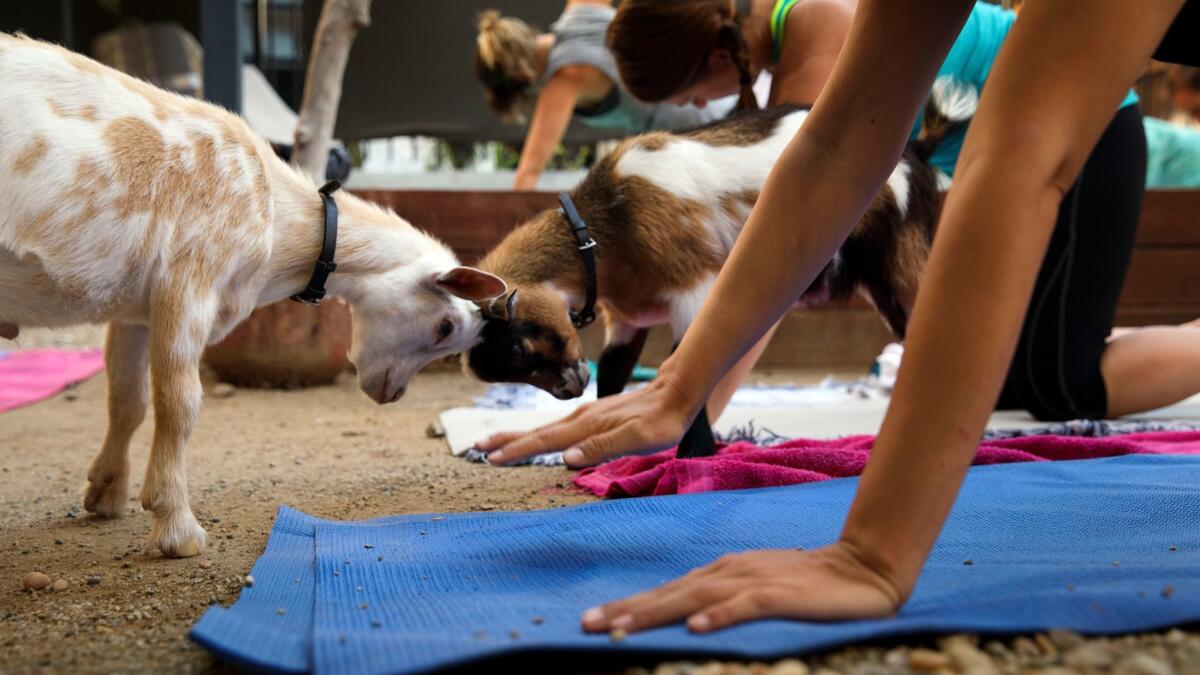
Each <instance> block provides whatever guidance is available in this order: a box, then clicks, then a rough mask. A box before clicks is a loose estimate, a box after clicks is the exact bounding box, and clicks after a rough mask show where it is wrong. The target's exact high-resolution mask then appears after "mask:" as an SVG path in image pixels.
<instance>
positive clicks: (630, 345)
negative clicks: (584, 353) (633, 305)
mask: <svg viewBox="0 0 1200 675" xmlns="http://www.w3.org/2000/svg"><path fill="white" fill-rule="evenodd" d="M649 333H650V329H648V328H637V327H636V326H631V325H629V324H627V323H624V322H621V321H613V322H612V323H609V324H608V325H607V326H605V329H604V351H603V352H602V353H601V354H600V361H599V362H598V363H597V364H596V394H597V396H599V397H600V398H604V397H605V396H612V395H614V394H619V393H621V392H622V391H624V390H625V385H626V384H628V383H629V377H630V376H631V375H633V369H634V368H635V367H636V366H637V362H638V358H639V357H641V355H642V348H643V347H645V346H646V335H648V334H649Z"/></svg>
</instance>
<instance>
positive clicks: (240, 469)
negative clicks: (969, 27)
mask: <svg viewBox="0 0 1200 675" xmlns="http://www.w3.org/2000/svg"><path fill="white" fill-rule="evenodd" d="M102 336H103V331H102V330H101V329H98V328H93V327H89V328H82V329H76V330H71V331H56V332H47V331H26V332H24V333H23V334H22V336H21V340H20V342H19V344H18V345H17V346H19V347H22V348H33V347H40V346H68V347H82V346H94V345H98V344H99V342H100V340H101V339H102ZM6 346H7V345H6ZM9 348H11V347H9ZM820 375H821V374H818V373H795V372H781V373H764V374H760V375H758V379H760V380H762V381H772V382H780V381H795V382H807V381H815V380H817V379H819V376H820ZM205 387H206V391H207V392H208V393H209V394H210V395H209V396H208V397H207V398H206V400H205V406H204V409H203V411H202V413H201V415H200V420H199V423H198V425H197V429H196V432H195V434H194V436H193V439H192V442H191V445H190V447H189V480H190V495H191V501H192V508H193V509H194V510H195V512H196V515H197V517H198V518H199V519H200V521H201V523H202V524H203V525H204V527H205V528H206V529H207V530H208V533H209V547H208V549H207V550H206V551H205V553H204V554H203V555H201V556H199V557H196V558H191V559H186V560H167V559H163V558H162V557H160V556H159V555H158V553H157V552H156V551H153V550H151V548H150V547H148V546H147V544H146V536H147V534H148V532H149V520H148V518H147V516H146V514H144V513H142V512H141V510H140V508H138V506H137V504H136V502H134V501H131V502H130V504H129V509H128V514H127V516H126V517H125V518H122V519H119V520H113V521H105V520H97V519H94V518H91V517H89V516H87V514H85V513H84V512H83V511H82V508H81V501H80V497H79V488H80V486H81V485H82V484H83V481H84V472H85V471H86V469H87V465H88V462H89V461H90V459H91V456H92V454H93V453H94V452H95V451H96V450H97V449H98V447H99V444H100V442H101V440H102V438H103V433H104V424H105V405H104V378H103V377H100V378H95V379H93V380H91V381H88V382H85V383H83V384H81V385H80V386H78V387H77V388H75V389H74V390H72V391H70V392H69V393H68V394H63V395H59V396H57V397H55V398H53V399H51V400H48V401H45V402H43V403H40V404H37V405H34V406H30V407H27V408H23V409H20V410H16V411H12V412H10V413H5V414H4V415H2V416H0V533H3V534H2V536H0V673H3V674H16V673H34V672H55V673H68V672H69V673H108V672H129V673H142V672H145V673H160V672H184V673H187V672H229V669H228V668H227V667H225V666H222V665H220V664H217V663H215V662H214V661H213V660H212V658H211V657H209V655H208V654H207V653H206V652H204V651H203V650H201V649H200V648H198V647H196V646H195V645H193V644H192V643H191V642H189V641H188V640H187V638H186V637H185V635H186V632H187V630H188V628H189V627H190V626H191V625H192V623H193V622H194V621H195V620H196V619H197V618H198V617H199V616H200V614H201V613H203V612H204V610H205V608H206V607H207V606H208V605H209V604H210V603H221V604H224V605H228V604H231V603H233V602H234V601H235V600H236V599H237V595H238V593H239V591H240V589H241V587H242V579H243V576H244V575H245V574H246V573H247V572H248V571H249V569H250V566H251V565H252V564H253V562H254V560H255V559H256V558H257V556H258V555H259V553H261V552H262V549H263V546H264V545H265V543H266V539H267V532H268V531H269V529H270V526H271V522H272V520H273V517H274V512H275V509H276V507H277V506H278V505H279V504H280V503H286V504H290V505H292V506H295V507H297V508H300V509H302V510H304V511H307V512H309V513H312V514H315V515H318V516H322V517H326V518H342V519H361V518H372V517H377V516H382V515H387V514H393V513H420V512H428V511H430V510H435V511H469V510H478V509H514V510H515V509H533V508H545V507H550V506H557V505H566V504H575V503H580V502H584V501H588V500H589V499H590V497H587V496H585V495H582V494H580V493H578V492H575V491H574V490H572V489H570V485H569V484H570V478H571V474H570V472H568V471H567V470H565V469H562V468H532V467H530V468H523V469H520V470H513V471H496V470H493V469H491V468H489V467H485V466H479V465H472V464H468V463H465V462H462V461H460V460H456V459H453V458H451V457H450V456H449V454H448V453H447V452H446V450H445V447H444V444H443V442H442V441H441V440H439V439H430V438H428V437H427V436H426V434H425V429H426V427H427V426H428V425H429V424H430V423H431V422H433V421H434V419H435V418H436V415H437V413H438V412H439V411H441V410H442V409H444V408H447V407H451V406H457V405H465V404H468V403H469V402H470V400H471V397H472V396H474V395H477V394H479V393H481V392H482V391H483V385H480V384H479V383H476V382H473V381H470V380H467V379H465V378H464V377H463V376H462V375H461V374H458V373H453V372H444V371H443V372H429V373H424V374H422V375H420V376H419V377H418V378H417V379H416V380H415V381H414V382H413V385H412V386H411V387H410V391H409V394H408V395H407V396H406V397H405V399H404V401H402V402H401V403H399V404H396V405H393V406H387V407H379V406H376V405H374V404H372V403H370V402H369V401H368V400H367V399H366V397H365V396H363V395H362V394H361V393H360V392H358V390H357V389H356V387H355V385H354V383H353V381H352V380H351V379H350V378H343V380H342V381H341V382H339V383H338V384H336V385H334V386H330V387H319V388H313V389H307V390H301V391H293V392H279V391H253V390H241V389H239V390H235V391H234V392H233V393H232V395H231V396H229V397H228V398H218V397H214V396H212V395H211V393H212V391H213V387H214V383H213V382H212V381H211V379H210V378H209V379H206V380H205ZM150 428H151V425H150V424H149V423H148V424H146V425H143V427H142V429H141V430H139V432H138V434H137V435H136V436H135V437H134V442H133V448H132V451H131V461H132V467H133V475H134V478H133V485H132V486H131V490H130V494H131V496H133V497H134V498H136V495H137V493H138V489H139V487H140V480H141V472H142V470H143V467H144V466H145V462H146V456H147V450H148V442H149V430H150ZM31 572H41V573H43V574H45V575H46V576H47V578H48V580H49V581H50V582H52V583H53V582H59V581H61V582H62V583H60V584H59V585H58V587H59V590H50V589H46V590H41V591H29V590H24V589H23V588H22V582H23V580H24V578H25V577H26V575H28V574H29V573H31ZM555 670H557V671H558V672H588V671H590V670H594V669H593V668H590V667H589V666H587V665H584V664H582V663H578V662H571V663H563V664H562V665H561V667H560V668H557V669H555ZM914 671H927V672H945V673H950V672H964V673H979V674H982V673H990V672H1005V673H1017V672H1021V673H1045V674H1047V675H1050V674H1052V673H1064V672H1097V673H1099V672H1116V673H1125V674H1135V673H1141V674H1145V675H1160V674H1163V675H1165V674H1167V673H1198V674H1200V635H1197V634H1195V633H1184V632H1180V631H1170V632H1167V633H1163V634H1152V635H1141V636H1126V637H1120V638H1112V639H1095V640H1084V639H1083V638H1080V637H1078V636H1075V635H1071V634H1067V633H1052V634H1050V635H1048V636H1047V635H1040V636H1030V637H1017V638H1015V639H1011V640H1004V641H991V640H987V641H985V642H983V643H977V642H976V641H974V640H973V639H971V638H968V637H962V636H959V637H953V638H948V639H946V640H943V641H941V642H937V643H929V644H923V643H921V644H914V645H911V646H896V645H889V646H879V647H854V648H850V649H846V650H840V651H836V652H832V653H828V654H823V655H817V656H813V657H810V658H807V659H805V660H803V661H795V660H793V661H784V662H781V663H778V664H736V663H715V662H714V663H704V664H694V663H665V664H644V667H642V668H636V669H630V670H628V671H626V672H628V673H631V674H632V673H647V672H653V673H661V674H663V675H666V674H670V673H677V674H683V673H690V674H693V675H717V674H721V673H730V674H732V673H775V674H777V675H800V674H802V673H806V672H814V673H820V672H824V673H829V672H845V673H862V674H864V675H868V674H883V673H905V672H914Z"/></svg>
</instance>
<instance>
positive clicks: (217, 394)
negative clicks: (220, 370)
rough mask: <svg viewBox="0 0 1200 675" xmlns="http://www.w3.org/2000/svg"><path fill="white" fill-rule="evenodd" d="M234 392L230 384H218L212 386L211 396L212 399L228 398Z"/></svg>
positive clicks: (234, 389) (234, 388)
mask: <svg viewBox="0 0 1200 675" xmlns="http://www.w3.org/2000/svg"><path fill="white" fill-rule="evenodd" d="M236 391H237V388H236V387H234V386H233V385H232V384H229V383H228V382H218V383H217V384H215V385H213V388H212V395H213V398H229V397H230V396H233V394H234V392H236Z"/></svg>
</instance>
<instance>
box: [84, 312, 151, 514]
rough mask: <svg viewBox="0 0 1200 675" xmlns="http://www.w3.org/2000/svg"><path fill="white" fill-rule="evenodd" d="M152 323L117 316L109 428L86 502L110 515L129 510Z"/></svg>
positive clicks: (108, 350)
mask: <svg viewBox="0 0 1200 675" xmlns="http://www.w3.org/2000/svg"><path fill="white" fill-rule="evenodd" d="M148 350H149V329H147V328H146V326H139V325H130V324H120V323H116V322H113V323H111V324H109V326H108V339H107V340H106V342H105V346H104V364H105V366H106V370H107V373H108V432H107V433H106V435H105V438H104V445H103V446H102V447H101V448H100V452H99V453H98V454H97V455H96V457H95V459H93V460H92V465H91V467H90V468H89V469H88V474H87V480H88V482H87V484H86V485H85V486H84V488H83V508H84V509H86V510H87V511H89V512H92V513H95V514H96V515H98V516H103V517H106V518H113V517H119V516H121V515H124V513H125V507H126V504H127V502H128V498H129V441H130V439H131V438H132V437H133V433H134V432H135V431H137V429H138V427H139V426H141V424H142V421H143V420H144V419H145V418H146V407H147V406H148V405H149V399H150V389H149V378H148V372H147V370H148V367H149V364H148V361H147V356H148Z"/></svg>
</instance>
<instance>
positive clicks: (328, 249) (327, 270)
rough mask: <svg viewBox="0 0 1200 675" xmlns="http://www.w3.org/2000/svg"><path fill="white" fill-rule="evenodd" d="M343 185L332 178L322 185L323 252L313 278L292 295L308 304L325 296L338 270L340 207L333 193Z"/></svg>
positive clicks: (320, 191) (313, 303)
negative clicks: (326, 282) (327, 281)
mask: <svg viewBox="0 0 1200 675" xmlns="http://www.w3.org/2000/svg"><path fill="white" fill-rule="evenodd" d="M340 187H342V184H341V183H340V182H339V181H336V180H331V181H329V182H328V183H326V184H324V185H322V186H321V189H320V190H318V192H319V193H320V194H321V202H322V203H323V204H324V205H325V209H324V210H325V235H324V238H323V239H322V242H321V254H320V255H319V256H317V264H316V266H315V267H314V268H313V274H312V278H311V279H309V280H308V286H307V287H305V289H304V290H303V291H300V292H299V293H297V294H295V295H293V296H292V300H295V301H296V302H303V303H304V304H306V305H315V304H317V303H319V302H321V299H322V298H324V297H325V281H326V280H327V279H329V275H330V274H333V273H334V271H336V270H337V263H335V262H334V261H333V254H334V253H335V252H337V226H338V208H337V202H335V201H333V193H334V192H336V191H337V189H338V188H340Z"/></svg>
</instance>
